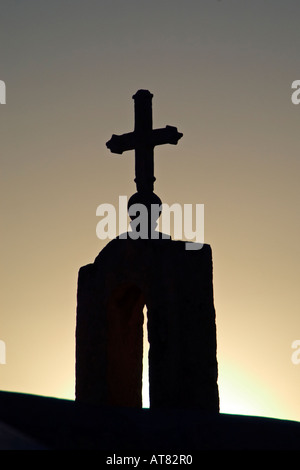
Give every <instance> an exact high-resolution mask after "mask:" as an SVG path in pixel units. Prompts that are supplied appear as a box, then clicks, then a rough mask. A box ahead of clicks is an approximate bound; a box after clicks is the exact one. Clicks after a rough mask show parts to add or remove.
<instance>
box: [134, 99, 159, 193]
mask: <svg viewBox="0 0 300 470" xmlns="http://www.w3.org/2000/svg"><path fill="white" fill-rule="evenodd" d="M152 97H153V95H152V94H151V93H150V92H149V91H148V90H139V91H138V92H137V93H136V94H135V95H134V96H133V99H134V117H135V122H134V132H135V136H136V147H135V180H134V181H135V183H136V188H137V192H138V193H152V192H153V189H154V181H155V177H154V155H153V148H154V146H153V145H151V144H150V142H151V133H152Z"/></svg>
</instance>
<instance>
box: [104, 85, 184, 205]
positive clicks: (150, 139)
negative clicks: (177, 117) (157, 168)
mask: <svg viewBox="0 0 300 470" xmlns="http://www.w3.org/2000/svg"><path fill="white" fill-rule="evenodd" d="M132 98H133V99H134V116H135V119H134V131H133V132H130V133H127V134H123V135H115V134H113V135H112V138H111V139H110V140H109V141H108V142H107V143H106V146H107V148H109V149H110V151H111V152H112V153H118V154H122V153H123V152H124V151H126V150H135V180H134V181H135V183H136V189H137V192H136V193H135V194H134V195H133V196H131V198H130V199H129V202H128V208H129V207H130V206H131V205H132V204H135V203H141V204H144V205H145V206H146V207H147V208H151V204H159V205H161V200H160V198H159V197H158V196H157V195H156V194H154V182H155V177H154V147H155V146H156V145H162V144H173V145H176V144H177V142H178V140H179V139H180V138H181V137H182V135H183V134H181V133H180V132H178V131H177V128H176V127H173V126H166V127H164V128H162V129H153V125H152V98H153V95H152V93H150V91H148V90H138V91H137V92H136V93H135V95H133V97H132Z"/></svg>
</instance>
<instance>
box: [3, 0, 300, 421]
mask: <svg viewBox="0 0 300 470" xmlns="http://www.w3.org/2000/svg"><path fill="white" fill-rule="evenodd" d="M299 18H300V3H299V0H221V1H217V0H186V1H179V0H172V1H171V0H166V1H162V0H161V1H156V0H151V1H149V0H147V1H144V0H134V1H133V0H126V1H123V0H122V1H121V0H118V1H116V0H109V1H108V0H107V1H106V0H104V1H103V0H97V1H96V0H95V1H93V0H81V1H78V0H59V1H58V0H51V2H50V1H49V0H47V1H46V0H26V2H20V1H17V0H2V1H1V15H0V80H4V81H5V83H6V87H7V95H6V104H5V105H0V121H1V126H0V149H1V173H0V187H1V226H0V227H1V248H0V249H1V286H2V287H1V310H0V311H1V324H0V340H2V341H4V342H5V345H6V355H7V357H6V364H5V365H0V389H2V390H10V391H18V392H25V393H33V394H41V395H47V396H55V397H62V398H73V397H74V384H75V376H74V366H75V324H76V290H77V274H78V270H79V268H80V266H82V265H85V264H88V263H91V262H93V261H94V259H95V257H96V256H97V254H98V252H99V251H100V250H101V249H102V248H103V247H104V246H105V244H106V243H107V240H105V241H101V240H99V239H98V238H97V236H96V224H97V222H98V221H99V218H97V217H96V208H97V207H98V205H99V204H102V203H111V204H115V205H117V203H118V197H119V195H127V196H128V197H129V196H131V195H132V194H133V192H135V185H134V182H133V179H134V154H133V152H127V153H126V154H124V156H118V155H113V154H111V153H110V152H109V151H108V150H107V149H106V146H105V143H106V142H107V140H109V139H110V137H111V135H112V134H113V133H116V134H121V133H123V132H130V131H131V130H132V129H133V100H132V95H133V94H134V93H135V92H136V91H137V90H138V89H140V88H145V89H148V90H150V91H151V92H152V93H153V95H154V97H153V121H154V126H155V127H164V126H165V125H167V124H169V125H173V126H177V127H178V130H179V131H180V132H182V133H183V138H182V139H181V140H180V141H179V143H178V145H177V146H162V147H160V148H157V149H156V151H155V176H156V178H157V181H156V183H155V192H156V193H157V194H158V195H159V196H160V197H161V199H162V200H163V202H165V203H168V204H172V203H173V202H178V203H180V204H184V203H192V204H204V205H205V242H206V243H209V244H210V245H211V247H212V252H213V263H214V297H215V308H216V318H217V340H218V362H219V387H220V399H221V411H222V412H226V413H242V414H251V415H259V416H270V417H277V418H285V419H292V420H298V421H299V420H300V401H299V385H300V364H298V365H296V364H293V363H292V360H291V357H292V353H293V349H292V347H291V345H292V342H293V341H295V340H297V339H298V340H299V339H300V320H299V318H300V317H299V314H300V294H299V292H300V289H299V278H300V248H299V239H300V216H299V202H300V198H299V171H300V152H299V151H300V142H299V125H300V105H299V106H297V105H294V104H293V103H292V102H291V94H292V89H291V84H292V82H293V81H294V80H297V79H300V60H299V45H300V30H299Z"/></svg>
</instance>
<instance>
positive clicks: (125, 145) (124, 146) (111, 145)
mask: <svg viewBox="0 0 300 470" xmlns="http://www.w3.org/2000/svg"><path fill="white" fill-rule="evenodd" d="M135 145H136V139H135V134H134V132H129V133H128V134H122V135H116V134H113V135H112V138H111V139H110V140H109V141H108V142H106V147H107V148H108V149H109V150H110V151H111V152H112V153H119V154H121V153H123V152H125V151H126V150H133V149H134V148H135Z"/></svg>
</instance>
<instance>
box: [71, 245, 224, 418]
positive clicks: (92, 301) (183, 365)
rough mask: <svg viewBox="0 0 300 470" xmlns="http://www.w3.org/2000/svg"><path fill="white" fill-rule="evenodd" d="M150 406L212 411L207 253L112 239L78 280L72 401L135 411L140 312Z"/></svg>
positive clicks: (215, 406)
mask: <svg viewBox="0 0 300 470" xmlns="http://www.w3.org/2000/svg"><path fill="white" fill-rule="evenodd" d="M144 305H146V306H147V311H148V340H149V343H150V351H149V382H150V407H151V408H168V407H171V408H197V409H201V410H207V411H216V412H218V411H219V394H218V385H217V375H218V369H217V356H216V324H215V309H214V301H213V281H212V254H211V248H210V246H209V245H204V246H203V248H202V249H201V250H191V251H187V250H185V243H184V242H182V241H172V240H161V239H160V240H142V239H138V240H132V239H130V238H128V239H119V238H117V239H115V240H113V241H111V242H109V243H108V244H107V246H106V247H105V248H104V249H103V250H102V251H101V252H100V253H99V255H98V256H97V258H96V260H95V262H94V263H93V264H89V265H87V266H84V267H82V268H81V269H80V271H79V277H78V304H77V326H76V400H78V401H82V402H89V403H95V404H101V405H113V406H134V407H141V406H142V349H143V329H142V326H143V307H144Z"/></svg>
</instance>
